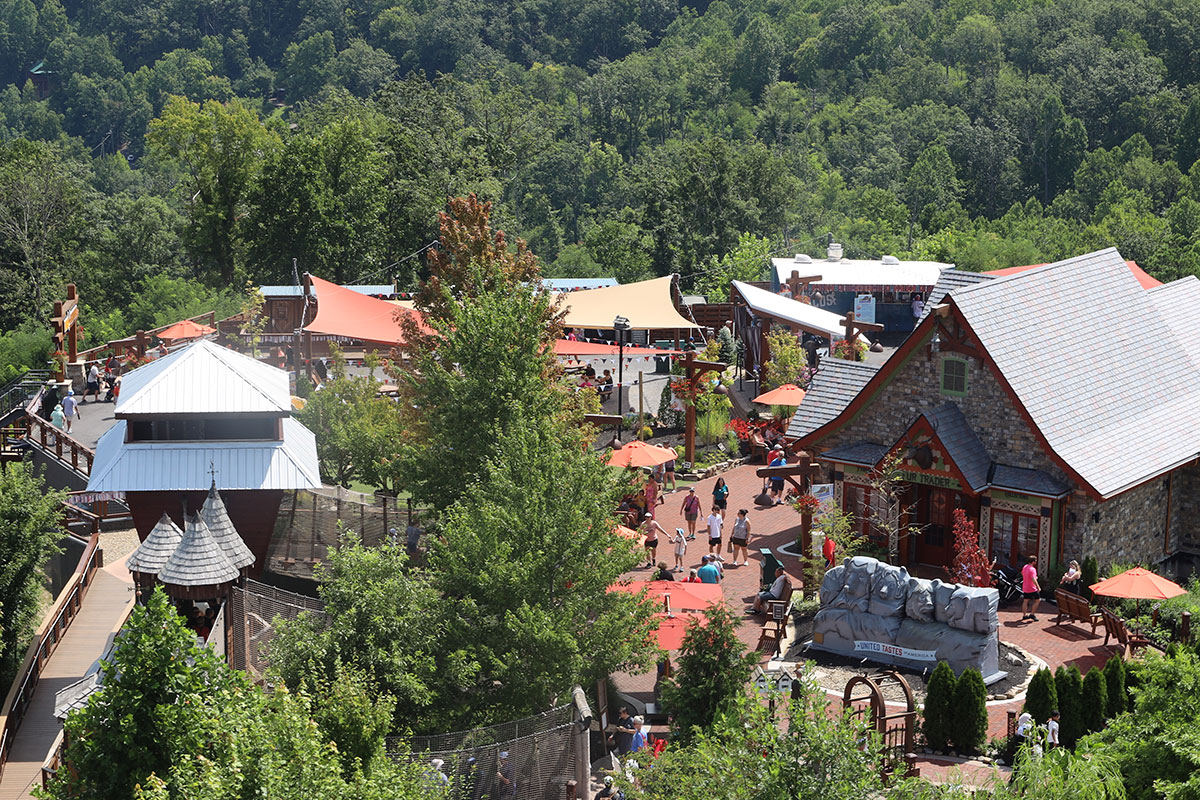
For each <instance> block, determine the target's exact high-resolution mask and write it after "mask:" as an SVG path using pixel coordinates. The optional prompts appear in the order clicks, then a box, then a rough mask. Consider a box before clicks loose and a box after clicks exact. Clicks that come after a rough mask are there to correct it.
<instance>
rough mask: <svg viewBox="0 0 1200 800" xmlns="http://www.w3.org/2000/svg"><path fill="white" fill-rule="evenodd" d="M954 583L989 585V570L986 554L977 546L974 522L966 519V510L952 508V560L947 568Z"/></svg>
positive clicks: (977, 538)
mask: <svg viewBox="0 0 1200 800" xmlns="http://www.w3.org/2000/svg"><path fill="white" fill-rule="evenodd" d="M948 572H949V573H950V578H951V579H952V580H953V581H954V582H955V583H962V584H966V585H967V586H991V584H992V577H991V570H989V569H988V561H987V556H985V555H984V554H983V550H982V549H980V547H979V533H978V532H977V531H976V530H975V523H974V522H972V521H971V520H969V519H967V512H965V511H963V510H962V509H961V508H956V509H954V561H953V563H952V564H951V565H950V569H949V570H948Z"/></svg>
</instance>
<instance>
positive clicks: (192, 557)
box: [158, 517, 239, 586]
mask: <svg viewBox="0 0 1200 800" xmlns="http://www.w3.org/2000/svg"><path fill="white" fill-rule="evenodd" d="M238 575H239V572H238V568H237V567H235V566H234V565H233V564H231V563H230V562H229V558H228V557H226V555H225V551H224V550H222V549H221V545H219V544H217V540H216V539H214V538H213V537H212V534H211V533H209V532H208V526H207V525H205V524H204V520H202V519H200V518H199V517H191V518H189V519H188V520H187V524H186V526H185V528H184V532H183V541H181V542H180V543H179V546H178V547H176V548H175V552H174V553H172V554H171V558H170V559H168V561H167V563H166V565H165V566H163V568H162V569H161V570H159V573H158V579H159V580H160V581H162V582H163V583H165V584H167V585H169V586H219V585H221V584H223V583H229V582H230V581H235V580H237V579H238Z"/></svg>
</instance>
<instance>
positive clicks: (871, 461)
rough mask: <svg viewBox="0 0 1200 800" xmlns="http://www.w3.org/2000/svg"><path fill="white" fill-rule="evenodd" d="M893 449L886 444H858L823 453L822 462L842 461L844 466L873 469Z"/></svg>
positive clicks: (833, 448) (835, 448) (831, 449)
mask: <svg viewBox="0 0 1200 800" xmlns="http://www.w3.org/2000/svg"><path fill="white" fill-rule="evenodd" d="M889 449H891V448H889V447H888V446H887V445H886V444H875V443H874V442H856V443H854V444H847V445H842V446H841V447H832V448H830V449H829V450H826V451H825V452H823V453H821V456H820V458H821V460H822V461H826V460H828V461H840V462H842V463H844V464H857V465H859V466H862V467H873V466H875V465H876V464H878V463H879V459H881V458H883V456H884V454H885V453H887V451H888V450H889Z"/></svg>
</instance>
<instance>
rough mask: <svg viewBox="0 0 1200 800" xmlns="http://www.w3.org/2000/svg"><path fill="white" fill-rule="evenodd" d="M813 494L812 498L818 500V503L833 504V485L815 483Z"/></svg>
mask: <svg viewBox="0 0 1200 800" xmlns="http://www.w3.org/2000/svg"><path fill="white" fill-rule="evenodd" d="M811 492H812V496H813V497H815V498H817V502H818V503H824V502H826V501H828V502H833V484H832V483H814V484H813V485H812V490H811Z"/></svg>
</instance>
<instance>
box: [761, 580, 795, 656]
mask: <svg viewBox="0 0 1200 800" xmlns="http://www.w3.org/2000/svg"><path fill="white" fill-rule="evenodd" d="M793 588H794V587H793V586H792V579H791V578H788V579H787V582H786V583H785V584H784V585H783V597H781V598H779V599H778V600H768V601H767V615H768V617H769V619H768V620H767V621H766V622H765V623H763V626H762V632H761V633H760V634H759V638H758V646H759V647H762V646H763V644H764V643H765V642H768V641H769V642H773V643H774V645H775V648H774V650H772V651H771V652H772V653H773V654H774V655H779V652H780V650H782V649H783V640H784V639H786V638H787V622H788V618H789V617H790V616H791V615H792V590H793Z"/></svg>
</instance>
